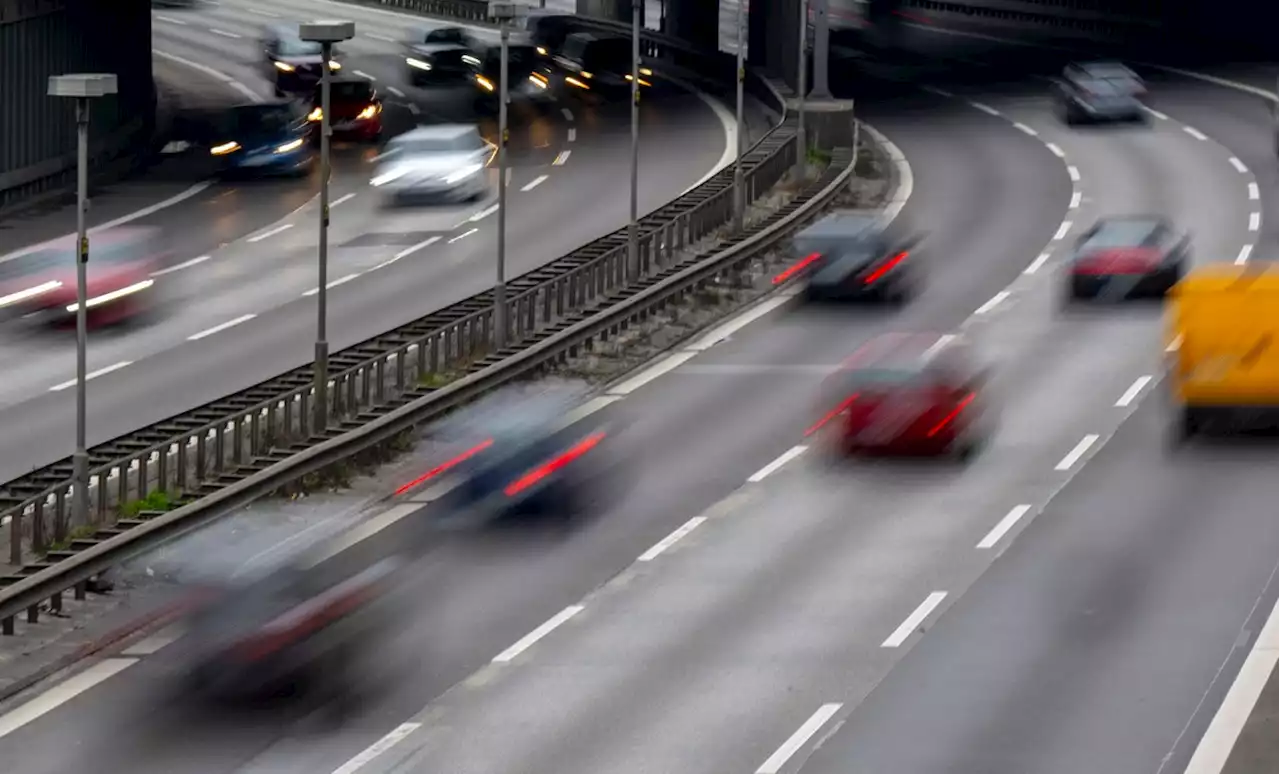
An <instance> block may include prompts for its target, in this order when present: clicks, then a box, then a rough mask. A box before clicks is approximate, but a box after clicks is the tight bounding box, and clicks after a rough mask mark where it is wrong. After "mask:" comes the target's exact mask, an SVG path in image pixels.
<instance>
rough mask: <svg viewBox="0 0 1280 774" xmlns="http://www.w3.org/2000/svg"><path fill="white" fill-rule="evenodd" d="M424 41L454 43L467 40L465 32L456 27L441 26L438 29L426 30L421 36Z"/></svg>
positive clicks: (462, 42)
mask: <svg viewBox="0 0 1280 774" xmlns="http://www.w3.org/2000/svg"><path fill="white" fill-rule="evenodd" d="M422 42H424V43H452V44H455V45H460V44H464V43H466V42H467V33H465V32H463V31H462V30H460V29H458V28H457V27H443V28H440V29H434V30H427V32H426V35H424V36H423V38H422Z"/></svg>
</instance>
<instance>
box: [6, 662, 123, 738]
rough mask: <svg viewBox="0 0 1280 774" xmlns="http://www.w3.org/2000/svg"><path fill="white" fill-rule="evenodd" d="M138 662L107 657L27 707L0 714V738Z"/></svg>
mask: <svg viewBox="0 0 1280 774" xmlns="http://www.w3.org/2000/svg"><path fill="white" fill-rule="evenodd" d="M136 663H138V659H136V658H109V659H105V660H103V661H99V662H98V663H96V664H94V665H93V666H91V667H89V668H88V669H86V670H84V671H83V672H80V673H79V674H77V675H75V676H73V677H71V678H70V679H68V680H66V681H65V682H62V683H59V684H58V685H55V686H54V687H52V688H50V689H49V690H47V691H45V692H44V693H42V694H40V695H39V696H37V697H35V698H34V699H32V700H31V701H29V702H27V703H26V704H23V705H21V706H20V707H17V708H15V709H13V710H10V711H9V712H6V713H5V714H4V715H0V737H4V736H8V735H9V734H12V733H13V732H14V731H17V730H18V729H19V728H22V727H23V726H25V725H27V724H28V723H30V722H32V721H33V720H36V719H38V718H40V717H42V716H44V715H47V714H48V713H50V712H52V711H53V710H55V709H57V708H58V707H61V706H62V705H63V704H66V703H67V702H69V701H71V700H72V699H74V698H75V697H77V696H79V695H80V694H82V693H84V692H85V691H87V690H89V689H90V688H92V687H94V686H95V685H97V684H98V683H101V682H103V681H104V680H106V679H108V678H110V677H112V676H114V675H116V674H117V673H119V672H121V671H123V670H125V669H128V668H129V667H131V666H133V665H134V664H136Z"/></svg>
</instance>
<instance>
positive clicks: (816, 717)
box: [756, 702, 844, 774]
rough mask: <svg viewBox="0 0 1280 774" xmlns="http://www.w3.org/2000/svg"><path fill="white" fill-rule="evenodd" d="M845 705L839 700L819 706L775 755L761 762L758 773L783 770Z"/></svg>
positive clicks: (770, 773)
mask: <svg viewBox="0 0 1280 774" xmlns="http://www.w3.org/2000/svg"><path fill="white" fill-rule="evenodd" d="M843 706H844V705H843V704H841V703H839V702H832V703H830V704H823V705H822V706H821V707H819V708H818V710H817V712H814V713H813V714H812V715H810V716H809V719H808V720H806V721H805V722H804V723H802V724H801V725H800V727H799V728H797V729H796V731H795V733H793V734H792V735H791V736H790V737H788V738H787V741H785V742H783V743H782V746H781V747H779V748H778V749H777V750H775V751H774V753H773V755H770V756H769V758H768V759H767V760H766V761H765V762H764V763H762V764H760V768H758V769H756V774H778V772H779V771H782V767H783V766H785V765H787V761H789V760H791V758H792V757H793V756H794V755H795V754H796V753H797V752H799V751H800V748H801V747H804V745H805V743H806V742H808V741H809V740H810V739H812V738H813V735H814V734H816V733H818V731H820V730H821V729H822V727H823V726H825V725H826V724H827V722H828V721H829V720H831V718H832V717H834V716H835V714H836V713H837V712H839V711H840V708H841V707H843Z"/></svg>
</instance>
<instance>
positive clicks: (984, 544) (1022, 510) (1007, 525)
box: [978, 505, 1031, 549]
mask: <svg viewBox="0 0 1280 774" xmlns="http://www.w3.org/2000/svg"><path fill="white" fill-rule="evenodd" d="M1030 510H1031V506H1030V505H1015V506H1014V507H1013V508H1012V509H1010V511H1009V512H1008V513H1006V514H1005V516H1004V518H1003V519H1001V520H1000V521H999V522H997V523H996V525H995V527H993V528H992V529H991V531H990V532H988V533H987V535H986V537H984V538H983V539H982V540H979V541H978V548H982V549H986V548H993V547H994V546H995V545H996V544H997V543H999V542H1000V539H1001V538H1003V537H1004V536H1005V535H1007V534H1009V530H1011V529H1013V525H1015V524H1017V523H1018V522H1019V521H1020V520H1021V519H1022V517H1023V516H1026V515H1027V513H1028V512H1029V511H1030Z"/></svg>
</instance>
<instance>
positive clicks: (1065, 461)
mask: <svg viewBox="0 0 1280 774" xmlns="http://www.w3.org/2000/svg"><path fill="white" fill-rule="evenodd" d="M1097 442H1098V435H1097V434H1096V433H1089V434H1088V435H1086V436H1085V437H1084V438H1081V439H1080V443H1078V444H1076V446H1075V448H1074V449H1072V450H1071V451H1069V452H1067V456H1065V457H1063V458H1062V461H1061V462H1059V463H1058V464H1057V465H1055V466H1054V467H1053V469H1054V470H1071V468H1072V467H1073V466H1074V465H1075V464H1076V463H1077V462H1079V461H1080V458H1081V457H1083V456H1084V455H1085V454H1086V453H1087V452H1088V451H1089V449H1091V448H1093V445H1094V444H1095V443H1097Z"/></svg>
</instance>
